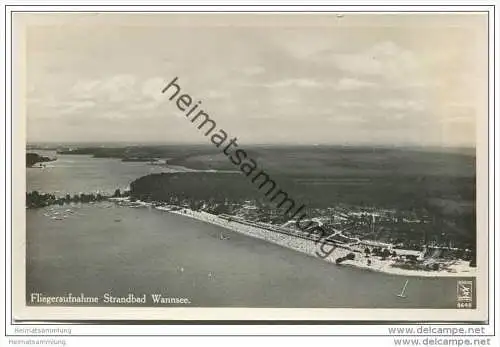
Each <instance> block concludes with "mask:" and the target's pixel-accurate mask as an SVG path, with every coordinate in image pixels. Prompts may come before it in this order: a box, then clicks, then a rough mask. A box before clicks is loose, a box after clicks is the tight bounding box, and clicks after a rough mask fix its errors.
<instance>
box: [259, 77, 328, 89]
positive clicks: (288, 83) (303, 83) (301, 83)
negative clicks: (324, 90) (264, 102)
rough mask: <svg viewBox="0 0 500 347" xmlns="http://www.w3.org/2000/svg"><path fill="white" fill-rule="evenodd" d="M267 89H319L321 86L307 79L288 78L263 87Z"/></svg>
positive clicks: (315, 81)
mask: <svg viewBox="0 0 500 347" xmlns="http://www.w3.org/2000/svg"><path fill="white" fill-rule="evenodd" d="M264 86H265V87H269V88H286V87H298V88H319V87H321V86H322V84H321V83H319V82H318V81H317V80H314V79H309V78H289V79H284V80H280V81H276V82H272V83H268V84H265V85H264Z"/></svg>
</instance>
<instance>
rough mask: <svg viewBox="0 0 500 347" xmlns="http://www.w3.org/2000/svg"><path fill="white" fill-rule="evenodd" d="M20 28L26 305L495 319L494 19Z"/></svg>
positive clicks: (58, 22) (242, 20) (402, 16)
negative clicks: (489, 315)
mask: <svg viewBox="0 0 500 347" xmlns="http://www.w3.org/2000/svg"><path fill="white" fill-rule="evenodd" d="M12 22H13V28H14V29H13V31H14V33H17V36H16V37H17V39H16V40H18V45H17V46H14V48H13V50H14V51H13V53H15V54H17V55H15V57H18V58H19V59H18V60H17V64H16V66H18V69H19V71H20V76H22V78H21V80H19V81H20V82H19V83H18V84H17V86H19V88H18V89H16V94H17V95H18V98H17V99H16V100H17V102H18V104H19V105H22V107H21V106H20V107H19V108H18V109H19V110H20V113H19V114H14V116H13V117H18V118H17V119H18V120H17V121H15V122H18V123H16V124H19V128H18V131H16V132H15V133H14V134H13V136H15V137H16V138H20V140H19V141H20V142H22V143H21V146H23V147H22V150H19V151H18V155H19V156H21V158H17V160H19V161H20V162H23V160H25V164H23V165H21V166H22V167H20V168H19V169H20V171H19V174H16V175H13V181H18V182H21V183H19V184H22V186H23V187H24V191H22V192H20V194H18V195H17V196H18V197H19V199H18V200H19V201H18V202H17V203H18V204H19V213H20V214H21V215H22V216H23V217H22V218H23V220H25V230H24V229H23V230H16V228H14V231H13V233H14V234H15V235H17V237H19V238H20V239H21V240H22V241H23V247H24V249H23V248H20V249H19V250H18V248H16V247H14V248H13V252H14V253H15V252H17V251H19V252H20V253H19V254H21V253H22V256H20V257H22V258H21V262H19V263H17V264H16V265H15V266H16V267H15V269H18V272H17V274H21V275H19V278H20V282H19V283H22V284H21V285H20V289H19V291H18V293H20V294H19V295H21V296H22V298H21V299H22V300H21V301H22V302H23V305H24V306H25V307H24V308H25V311H23V312H28V311H29V310H30V309H31V310H34V309H43V310H46V311H43V312H47V314H46V316H45V318H46V319H51V317H52V316H51V314H50V312H51V310H54V312H56V311H57V310H60V309H64V308H68V307H70V308H74V309H75V312H80V311H77V310H79V309H82V308H85V309H89V308H109V309H113V310H114V311H116V312H118V313H119V312H120V310H134V309H138V308H141V309H144V308H147V309H148V310H151V311H153V312H165V314H166V317H168V319H173V320H176V319H183V317H184V315H186V314H187V315H189V316H190V317H191V318H190V319H203V318H202V317H204V316H197V315H195V314H194V313H193V314H190V313H189V312H196V310H199V309H221V308H228V309H237V310H236V311H234V312H247V313H246V314H244V315H242V316H238V317H243V316H244V317H245V319H251V318H249V317H250V316H249V315H250V314H255V317H257V318H262V317H266V316H265V315H259V313H258V312H260V311H259V310H262V311H261V312H267V311H266V310H269V309H283V311H282V312H284V313H283V315H281V316H280V317H281V318H282V319H285V318H286V314H285V313H286V312H289V311H286V310H285V309H297V310H294V311H293V312H299V313H297V314H295V313H294V316H293V319H303V320H307V319H311V315H306V314H305V312H307V309H329V310H330V311H331V312H332V313H331V315H330V316H328V319H330V320H338V319H344V318H346V317H348V318H349V319H354V320H366V319H367V318H366V317H370V319H377V317H378V316H377V315H378V312H380V310H381V309H398V310H394V312H395V313H394V317H396V318H397V317H399V318H398V319H401V317H408V319H410V318H411V319H420V320H422V319H424V318H425V319H431V320H432V318H433V314H437V315H439V317H441V318H442V317H443V314H445V312H446V314H447V317H448V319H449V320H454V319H461V320H462V321H463V320H466V319H465V318H467V317H468V315H471V317H476V318H475V319H476V320H480V319H477V317H484V315H485V312H486V307H485V305H486V300H487V299H486V295H487V289H488V288H487V284H486V283H487V274H488V246H487V242H488V241H487V239H488V229H487V221H486V219H487V218H488V213H487V202H488V192H487V191H486V192H485V191H484V190H485V189H487V188H485V187H486V185H487V179H488V176H487V175H488V164H487V156H488V153H487V152H488V148H487V143H488V142H487V130H488V125H487V122H488V15H487V14H483V13H458V12H457V13H404V12H401V13H376V12H371V13H370V12H359V13H358V12H352V11H351V12H349V11H348V12H328V13H300V14H296V13H119V12H115V13H99V12H95V13H93V12H86V13H84V12H73V13H70V12H68V13H63V12H61V13H19V14H14V15H13V19H12ZM16 28H17V31H16ZM16 47H17V48H16ZM15 57H14V58H13V59H16V58H15ZM21 111H22V112H21ZM19 119H22V120H23V121H20V120H19ZM13 122H14V121H13ZM481 134H482V135H481ZM19 153H20V154H19ZM24 155H25V159H24ZM481 163H482V164H481ZM480 177H482V179H481V180H480V179H479V178H480ZM481 187H482V188H481ZM19 225H21V224H19ZM479 225H482V226H483V227H481V228H480V227H478V226H479ZM485 225H486V227H484V226H485ZM23 260H24V262H23ZM21 277H22V278H21ZM180 308H182V309H184V310H179V309H180ZM347 309H365V310H366V312H367V313H366V314H367V315H364V314H361V313H359V312H365V310H361V311H356V310H348V311H347ZM330 311H328V312H330ZM33 312H35V311H33ZM37 312H42V311H37ZM81 312H83V311H81ZM85 312H89V311H88V310H87V311H85ZM106 312H107V311H106ZM141 312H142V311H141ZM203 312H207V311H206V310H205V311H203ZM219 312H221V311H219ZM223 312H233V311H223ZM273 312H274V311H273ZM290 312H291V311H290ZM300 312H304V316H301V313H300ZM335 312H344V313H345V312H347V313H345V315H343V316H340V314H339V313H335ZM405 312H407V313H405ZM439 312H443V313H442V314H441V315H440V313H439ZM177 314H179V316H176V315H177ZM225 314H226V313H221V315H220V316H218V318H217V319H232V318H231V316H230V315H229V313H228V316H226V315H225ZM37 317H38V316H37ZM193 317H194V318H193ZM200 317H201V318H200ZM325 317H326V316H325ZM387 317H388V316H387V314H385V315H384V319H387ZM391 317H392V316H391ZM436 317H438V316H436ZM27 318H29V317H27ZM81 318H82V319H84V318H86V317H85V316H81ZM143 318H144V319H146V318H147V316H144V317H143ZM137 319H141V318H140V317H139V318H137ZM212 319H214V318H212ZM312 319H316V318H312Z"/></svg>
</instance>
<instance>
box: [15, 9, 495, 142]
mask: <svg viewBox="0 0 500 347" xmlns="http://www.w3.org/2000/svg"><path fill="white" fill-rule="evenodd" d="M14 24H15V27H14V28H15V30H18V31H17V33H19V37H20V40H21V41H22V42H21V43H24V46H23V45H22V44H21V45H20V47H24V51H22V50H21V51H19V52H21V53H19V54H21V57H23V56H22V52H25V56H24V60H21V61H24V62H25V65H24V66H25V70H23V72H24V73H25V81H26V85H25V90H24V93H23V94H22V95H23V96H25V97H26V99H24V100H22V101H23V102H24V104H25V106H26V117H27V140H28V141H29V142H84V141H89V142H100V141H102V142H114V141H120V142H165V143H206V142H207V141H208V139H207V138H205V137H204V136H203V134H202V133H201V132H200V131H199V130H198V129H196V128H195V127H194V126H193V124H191V123H190V122H189V121H188V120H187V119H186V118H185V116H184V114H183V113H182V112H181V111H179V109H178V108H177V107H176V105H175V103H173V102H171V101H169V99H168V96H167V95H165V94H162V93H161V91H162V89H163V88H164V87H165V85H167V84H168V83H169V82H170V81H171V80H172V79H173V78H174V77H178V84H179V85H180V86H181V89H182V92H183V93H187V94H189V95H190V96H191V97H192V98H193V100H201V101H202V104H201V106H200V109H203V110H204V111H205V112H206V113H208V114H210V116H211V118H212V119H213V120H215V121H216V122H217V127H218V128H221V129H224V130H225V131H226V132H227V133H228V134H229V135H230V136H232V137H237V138H238V142H239V143H240V144H245V143H248V144H253V143H267V144H272V143H295V144H347V145H391V146H393V145H394V146H398V145H419V146H427V145H428V146H474V145H475V143H476V130H477V124H478V123H477V122H478V121H482V120H484V119H485V117H486V116H487V114H486V101H487V99H486V97H487V89H486V88H487V56H488V54H487V17H486V16H485V15H482V14H433V15H432V14H354V13H344V14H336V13H330V14H277V13H275V14H269V13H268V14H194V13H193V14H102V13H100V14H97V13H86V14H85V13H73V14H71V13H68V14H16V15H15V17H14Z"/></svg>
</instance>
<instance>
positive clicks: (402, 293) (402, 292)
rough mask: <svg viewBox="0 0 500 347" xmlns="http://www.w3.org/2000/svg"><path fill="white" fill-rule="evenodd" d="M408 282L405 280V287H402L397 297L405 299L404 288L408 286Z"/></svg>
mask: <svg viewBox="0 0 500 347" xmlns="http://www.w3.org/2000/svg"><path fill="white" fill-rule="evenodd" d="M408 282H409V281H408V280H406V282H405V285H404V286H403V290H401V293H399V294H398V295H397V296H398V297H400V298H406V295H405V290H406V286H407V285H408Z"/></svg>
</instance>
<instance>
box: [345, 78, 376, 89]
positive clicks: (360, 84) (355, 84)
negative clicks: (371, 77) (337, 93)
mask: <svg viewBox="0 0 500 347" xmlns="http://www.w3.org/2000/svg"><path fill="white" fill-rule="evenodd" d="M376 86H377V84H376V83H373V82H368V81H362V80H359V79H356V78H342V79H341V80H340V81H339V82H338V83H337V85H336V89H338V90H356V89H364V88H374V87H376Z"/></svg>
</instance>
